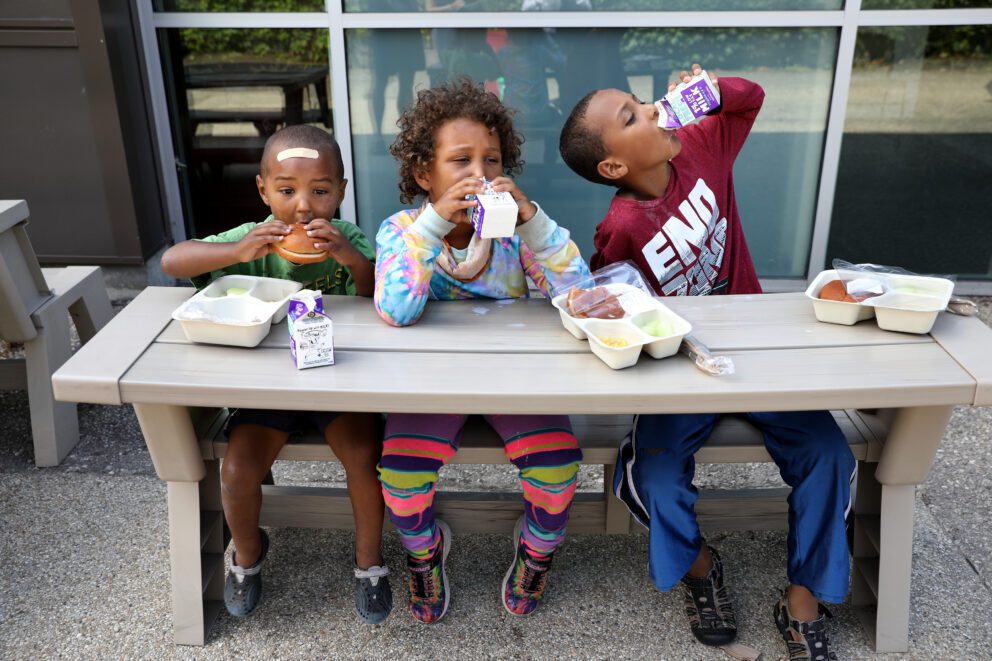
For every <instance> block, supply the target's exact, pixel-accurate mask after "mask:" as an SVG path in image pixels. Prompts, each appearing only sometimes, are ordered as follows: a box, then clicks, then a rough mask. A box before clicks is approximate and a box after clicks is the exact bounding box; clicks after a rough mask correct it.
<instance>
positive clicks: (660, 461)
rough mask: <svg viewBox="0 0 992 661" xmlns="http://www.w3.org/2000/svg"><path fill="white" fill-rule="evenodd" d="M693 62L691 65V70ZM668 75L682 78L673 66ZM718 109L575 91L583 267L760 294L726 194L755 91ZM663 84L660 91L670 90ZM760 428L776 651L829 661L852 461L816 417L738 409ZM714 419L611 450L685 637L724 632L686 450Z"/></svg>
mask: <svg viewBox="0 0 992 661" xmlns="http://www.w3.org/2000/svg"><path fill="white" fill-rule="evenodd" d="M699 73H701V67H700V66H699V65H698V64H694V65H693V66H692V75H693V76H695V75H699ZM679 77H680V79H681V80H682V81H684V82H688V81H689V80H690V78H691V76H690V74H689V73H688V72H686V71H683V72H682V73H681V74H680V76H679ZM711 79H712V80H713V82H714V84H715V85H717V87H718V89H719V91H720V96H721V106H720V107H718V108H717V109H716V110H715V111H714V112H713V113H711V115H710V116H708V117H706V118H704V119H703V120H702V121H700V122H699V123H695V124H691V125H689V126H686V127H684V128H682V129H679V130H677V131H671V130H666V129H663V128H660V127H659V126H658V109H657V108H656V107H655V106H654V104H652V103H642V102H641V101H640V100H639V99H637V97H635V96H633V95H632V94H629V93H627V92H622V91H620V90H616V89H608V90H597V91H594V92H591V93H590V94H588V95H586V96H585V97H584V98H583V99H582V100H580V101H579V103H578V104H577V105H576V106H575V108H574V109H573V110H572V113H571V115H570V116H569V118H568V120H567V121H566V122H565V126H564V128H563V129H562V134H561V141H560V150H561V155H562V158H563V159H564V160H565V163H567V164H568V166H569V167H570V168H572V170H574V171H575V172H576V173H577V174H579V175H580V176H582V177H584V178H585V179H588V180H589V181H592V182H595V183H600V184H605V185H607V186H613V187H616V188H617V193H616V195H615V196H614V198H613V201H612V202H611V204H610V208H609V210H608V211H607V212H606V217H605V218H603V221H602V222H601V223H600V224H599V225H598V226H597V228H596V236H595V240H594V246H595V252H594V254H593V256H592V259H591V260H590V266H591V267H592V269H593V270H596V269H599V268H601V267H603V266H606V265H607V264H612V263H613V262H617V261H621V260H628V259H629V260H633V261H634V262H635V263H636V264H637V265H638V266H639V267H640V269H641V270H642V271H643V272H644V274H645V276H646V277H647V279H648V282H649V283H650V284H651V286H652V287H653V288H654V290H655V292H656V293H657V294H658V295H659V296H702V295H709V294H760V293H761V285H760V284H759V283H758V277H757V274H756V273H755V269H754V263H753V262H752V261H751V255H750V253H749V252H748V248H747V244H746V242H745V240H744V233H743V230H742V228H741V219H740V215H739V214H738V212H737V201H736V197H735V195H734V182H733V165H734V160H735V159H736V157H737V154H738V153H739V152H740V150H741V147H742V146H743V145H744V141H745V140H746V139H747V136H748V133H749V132H750V130H751V126H752V125H753V124H754V120H755V118H756V117H757V115H758V111H759V110H760V109H761V104H762V101H763V100H764V96H765V94H764V91H763V90H762V89H761V87H760V86H758V85H757V84H755V83H753V82H750V81H748V80H744V79H742V78H722V79H720V81H719V83H717V80H716V78H714V77H713V76H712V75H711ZM673 87H674V85H672V86H670V89H671V88H673ZM744 415H745V417H746V418H747V419H748V420H749V421H750V422H751V423H752V424H754V425H756V426H757V427H759V428H760V429H761V431H762V432H763V433H764V436H765V445H766V447H767V448H768V451H769V454H770V455H771V456H772V458H773V459H774V460H775V462H776V464H778V466H779V469H780V471H781V474H782V478H783V479H784V480H785V482H786V483H787V484H788V485H789V486H791V487H792V493H791V495H790V496H789V536H788V555H789V562H788V576H789V587H788V589H787V590H786V591H785V593H784V594H783V596H782V598H781V599H780V600H779V601H778V603H777V604H776V605H775V609H774V617H775V622H776V625H777V626H778V628H779V631H780V632H781V633H782V636H783V638H784V639H785V641H786V644H787V645H788V647H789V654H790V657H789V658H790V659H793V660H798V659H824V660H826V659H832V658H834V657H833V655H832V653H831V652H830V651H829V641H828V639H827V636H826V631H825V621H824V612H825V609H824V608H823V606H822V605H821V604H820V601H827V602H840V601H843V600H844V596H845V595H846V594H847V589H848V580H849V562H850V561H849V558H848V551H847V538H846V529H845V517H846V515H847V512H848V511H849V506H850V496H851V483H852V482H853V479H854V476H855V471H856V466H857V464H856V462H855V460H854V457H853V455H852V454H851V451H850V449H849V448H848V447H847V442H846V440H845V439H844V435H843V434H842V433H841V431H840V429H839V428H838V427H837V424H836V423H835V422H834V420H833V417H832V416H831V415H830V413H829V412H828V411H791V412H781V413H748V414H744ZM719 418H720V415H719V414H677V415H639V416H637V417H636V418H635V419H634V427H633V429H632V430H631V433H630V434H629V435H628V436H627V437H626V438H625V439H624V441H623V443H622V444H621V447H620V451H619V455H618V459H617V470H616V479H615V483H614V490H615V492H616V494H617V496H618V497H619V498H621V500H623V501H624V502H625V503H627V505H628V507H629V508H630V509H631V512H632V514H633V515H634V517H635V518H636V519H637V520H638V521H639V522H641V523H642V524H643V525H645V526H646V527H648V529H649V573H650V575H651V579H652V580H653V582H654V583H655V585H656V586H657V587H658V588H659V589H660V590H662V591H668V590H670V589H672V588H673V587H675V586H676V585H678V584H679V583H681V585H682V591H683V597H684V600H685V607H686V614H687V616H688V618H689V623H690V627H691V629H692V633H693V634H694V635H695V637H696V638H697V639H698V640H699V641H700V642H702V643H704V644H707V645H717V646H721V645H727V644H730V643H731V642H732V641H733V640H734V639H735V638H736V635H737V626H736V622H735V616H734V610H733V604H732V602H731V600H730V595H729V592H728V590H727V588H726V586H725V585H724V576H723V566H722V563H721V561H720V557H719V555H718V554H717V553H716V551H715V549H713V548H712V547H709V546H707V545H706V543H705V541H704V540H703V538H702V536H701V535H700V531H699V526H698V525H697V523H696V517H695V512H694V504H695V501H696V499H697V497H698V493H697V491H696V489H695V488H694V487H693V486H692V477H693V473H694V471H695V461H694V458H693V457H694V455H695V453H696V451H697V450H698V449H699V448H700V447H701V446H702V444H703V443H704V442H705V441H706V439H707V438H708V437H709V435H710V432H711V431H712V430H713V427H714V425H715V424H716V422H717V421H718V420H719Z"/></svg>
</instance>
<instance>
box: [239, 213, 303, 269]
mask: <svg viewBox="0 0 992 661" xmlns="http://www.w3.org/2000/svg"><path fill="white" fill-rule="evenodd" d="M287 234H289V225H287V224H286V223H284V222H282V221H281V220H270V221H268V222H265V223H261V224H260V225H256V226H255V227H254V228H252V230H251V231H250V232H248V233H247V234H245V235H244V236H243V237H242V238H241V240H240V241H238V242H237V243H235V244H234V255H235V257H237V260H238V262H253V261H255V260H256V259H261V258H262V257H265V256H266V255H268V254H269V253H271V252H274V250H275V248H274V247H273V244H274V243H279V242H280V241H282V238H283V237H284V236H286V235H287Z"/></svg>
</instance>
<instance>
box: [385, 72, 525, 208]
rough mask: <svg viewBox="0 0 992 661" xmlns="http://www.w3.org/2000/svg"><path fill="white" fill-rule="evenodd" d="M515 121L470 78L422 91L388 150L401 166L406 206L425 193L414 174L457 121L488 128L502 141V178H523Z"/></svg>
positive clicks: (431, 157) (509, 111)
mask: <svg viewBox="0 0 992 661" xmlns="http://www.w3.org/2000/svg"><path fill="white" fill-rule="evenodd" d="M512 117H513V110H512V109H510V108H507V107H506V106H504V105H503V104H502V102H500V100H499V99H498V98H497V97H496V95H495V94H492V93H490V92H487V91H486V90H485V89H484V88H483V87H482V85H480V84H477V83H474V82H473V81H472V80H471V79H469V78H461V79H459V80H456V81H453V82H449V83H446V84H444V85H441V86H440V87H434V88H431V89H426V90H421V91H420V92H418V93H417V101H416V103H414V104H412V105H410V106H408V107H407V109H406V110H405V111H404V112H403V115H402V116H401V117H400V118H399V120H398V121H397V122H396V125H397V126H399V127H400V133H399V135H397V136H396V139H395V140H394V141H393V144H392V145H390V147H389V153H390V154H392V155H393V157H394V158H395V159H396V160H397V161H399V162H400V183H399V187H400V200H401V201H402V202H403V203H404V204H408V203H410V202H413V201H414V200H415V199H417V198H418V197H419V196H421V195H424V194H425V193H426V191H425V190H424V189H423V188H421V187H420V184H418V183H417V180H416V179H415V178H414V175H415V174H416V172H417V170H418V169H420V168H424V167H427V166H429V165H430V164H431V163H432V162H433V161H434V147H435V142H434V139H435V136H436V135H437V131H438V129H440V128H441V126H442V125H443V124H444V123H445V122H448V121H451V120H453V119H470V120H473V121H476V122H479V123H480V124H482V125H483V126H488V127H489V130H490V131H492V132H493V133H495V134H496V135H497V136H498V137H499V145H500V155H501V156H502V160H503V174H505V175H507V176H514V175H517V174H520V171H521V170H522V169H523V165H524V161H523V159H522V158H521V157H520V156H521V153H520V146H521V145H522V144H523V142H524V139H523V136H521V135H520V133H518V132H517V131H516V130H515V129H514V128H513V119H512Z"/></svg>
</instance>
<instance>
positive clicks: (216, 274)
mask: <svg viewBox="0 0 992 661" xmlns="http://www.w3.org/2000/svg"><path fill="white" fill-rule="evenodd" d="M270 220H272V216H269V217H268V218H266V219H265V220H264V221H262V222H268V221H270ZM260 224H261V223H245V224H244V225H238V226H237V227H235V228H233V229H229V230H227V231H226V232H221V233H220V234H214V235H213V236H208V237H205V238H203V239H199V240H200V241H209V242H211V243H233V242H235V241H240V240H241V239H242V238H244V236H245V235H246V234H247V233H248V232H250V231H251V230H252V229H253V228H254V227H256V226H257V225H260ZM331 225H333V226H334V227H335V228H337V229H338V230H340V231H341V233H342V234H344V235H345V236H346V237H347V238H348V240H349V241H351V245H353V246H355V247H356V248H358V252H360V253H362V254H363V255H365V256H366V257H368V258H369V259H370V260H372V261H374V260H375V248H373V247H372V244H371V243H369V240H368V239H367V238H366V237H365V234H364V233H363V232H362V230H360V229H359V228H358V226H357V225H354V224H352V223H346V222H344V221H343V220H332V221H331ZM225 275H254V276H261V277H263V278H279V279H280V280H295V281H297V282H302V283H303V288H304V289H318V290H320V291H321V292H323V293H324V294H347V295H349V296H354V295H355V281H354V280H353V279H352V277H351V272H350V271H349V270H348V269H347V268H345V267H344V266H341V264H339V263H338V262H337V261H336V260H334V259H332V258H330V257H328V258H327V259H325V260H324V261H322V262H318V263H316V264H299V265H297V264H293V263H292V262H287V261H286V260H285V259H283V258H282V257H280V256H279V255H277V254H275V253H269V254H268V255H266V256H265V257H262V258H261V259H256V260H254V261H251V262H241V263H238V264H231V265H230V266H227V267H225V268H222V269H218V270H216V271H211V272H210V273H204V274H202V275H198V276H194V277H192V278H190V280H191V281H192V282H193V286H194V287H196V288H197V289H203V288H204V287H206V286H207V285H209V284H210V283H211V282H213V281H214V280H216V279H217V278H220V277H221V276H225Z"/></svg>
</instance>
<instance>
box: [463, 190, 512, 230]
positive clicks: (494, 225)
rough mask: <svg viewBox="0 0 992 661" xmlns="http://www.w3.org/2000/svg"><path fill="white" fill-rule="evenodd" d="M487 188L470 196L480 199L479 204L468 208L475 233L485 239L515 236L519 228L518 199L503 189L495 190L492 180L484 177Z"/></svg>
mask: <svg viewBox="0 0 992 661" xmlns="http://www.w3.org/2000/svg"><path fill="white" fill-rule="evenodd" d="M482 181H483V185H484V186H485V190H484V191H483V192H482V193H479V194H478V195H470V196H469V198H470V199H471V198H473V197H474V198H475V199H476V200H478V202H479V204H478V206H475V207H471V208H470V209H469V210H468V217H469V219H470V220H471V221H472V227H474V228H475V233H476V234H478V235H479V236H480V237H481V238H483V239H502V238H506V237H510V236H513V232H514V231H515V230H516V228H517V213H518V211H519V210H518V208H517V201H516V200H514V199H513V196H512V195H510V194H509V193H507V192H506V191H503V192H501V193H497V192H496V191H494V190H493V185H492V182H491V181H488V180H486V179H483V180H482Z"/></svg>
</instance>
